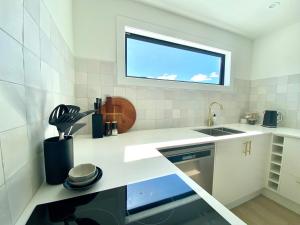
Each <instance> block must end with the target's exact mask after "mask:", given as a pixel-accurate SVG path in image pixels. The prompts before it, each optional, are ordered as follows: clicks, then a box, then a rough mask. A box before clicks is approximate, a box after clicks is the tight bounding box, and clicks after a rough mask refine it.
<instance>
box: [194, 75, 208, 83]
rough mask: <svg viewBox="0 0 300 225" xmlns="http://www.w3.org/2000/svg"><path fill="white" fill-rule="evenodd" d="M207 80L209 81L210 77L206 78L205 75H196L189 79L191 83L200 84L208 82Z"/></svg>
mask: <svg viewBox="0 0 300 225" xmlns="http://www.w3.org/2000/svg"><path fill="white" fill-rule="evenodd" d="M208 80H211V78H210V77H208V76H207V75H205V74H201V73H199V74H196V75H194V76H192V78H191V81H194V82H201V81H208Z"/></svg>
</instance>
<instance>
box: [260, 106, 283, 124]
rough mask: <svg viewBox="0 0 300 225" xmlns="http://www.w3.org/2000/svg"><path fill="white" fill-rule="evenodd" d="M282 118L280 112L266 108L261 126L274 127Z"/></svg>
mask: <svg viewBox="0 0 300 225" xmlns="http://www.w3.org/2000/svg"><path fill="white" fill-rule="evenodd" d="M282 120H283V116H282V114H281V113H280V112H278V111H275V110H266V111H265V112H264V120H263V124H262V126H264V127H270V128H276V127H277V124H278V123H279V122H280V121H282Z"/></svg>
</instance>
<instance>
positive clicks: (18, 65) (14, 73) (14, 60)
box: [0, 5, 24, 84]
mask: <svg viewBox="0 0 300 225" xmlns="http://www.w3.org/2000/svg"><path fill="white" fill-rule="evenodd" d="M0 10H2V5H1V9H0ZM0 20H1V19H0ZM0 52H1V54H0V80H5V81H10V82H14V83H18V84H23V83H24V74H23V73H24V71H23V52H22V45H21V44H20V43H19V42H17V41H16V40H14V39H13V38H11V37H10V36H9V35H8V34H7V33H5V32H4V31H2V30H1V29H0Z"/></svg>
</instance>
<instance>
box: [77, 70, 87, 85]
mask: <svg viewBox="0 0 300 225" xmlns="http://www.w3.org/2000/svg"><path fill="white" fill-rule="evenodd" d="M87 76H88V75H87V73H84V72H77V73H75V78H76V79H75V82H76V84H87V81H88V78H87Z"/></svg>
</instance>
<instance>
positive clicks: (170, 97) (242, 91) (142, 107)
mask: <svg viewBox="0 0 300 225" xmlns="http://www.w3.org/2000/svg"><path fill="white" fill-rule="evenodd" d="M75 61H76V63H75V70H76V73H78V74H80V75H77V76H76V78H77V80H76V83H77V84H80V85H77V91H76V98H77V99H80V102H82V101H83V99H88V106H89V107H93V106H92V102H93V101H94V98H93V97H96V96H92V95H96V94H98V92H97V91H98V90H99V89H101V92H102V93H101V97H102V98H104V100H105V97H106V96H108V95H109V96H120V97H124V98H127V99H129V100H130V101H131V102H132V103H133V104H134V106H135V108H136V111H137V121H136V124H135V125H134V127H133V129H134V130H137V129H153V128H167V127H178V126H180V127H182V126H190V125H193V126H198V125H204V124H206V122H207V121H206V117H207V109H208V105H209V103H210V102H212V101H220V102H221V103H223V105H224V107H226V108H228V109H229V108H233V109H234V112H233V111H232V110H229V111H228V112H226V113H225V112H222V113H221V114H224V122H226V123H234V122H238V121H239V118H240V116H242V115H243V114H244V113H245V112H247V111H248V110H249V93H250V82H249V81H245V80H238V79H235V84H236V87H235V92H234V93H223V92H208V91H197V90H178V89H163V88H150V87H140V86H118V85H117V83H116V75H115V63H114V62H107V61H99V63H100V74H89V73H88V65H89V64H91V63H96V62H95V60H93V59H92V60H91V59H84V58H77V59H76V60H75ZM90 61H91V62H90ZM83 74H87V84H84V79H85V78H84V75H83ZM98 75H101V79H100V80H99V76H98ZM82 84H84V85H82ZM275 87H276V86H275V84H274V85H273V87H269V89H268V90H265V89H264V88H261V90H260V92H261V93H262V94H261V95H263V93H267V91H271V90H272V89H274V90H276V89H275ZM257 88H260V87H257ZM82 90H84V91H82ZM86 90H87V96H85V95H86V94H85V93H86ZM270 98H274V96H271V97H270ZM270 98H269V99H270ZM264 99H266V98H264ZM251 104H252V102H251ZM215 111H216V110H215ZM224 111H225V110H224ZM220 117H221V115H220ZM89 126H90V124H89ZM85 131H87V132H90V129H86V130H85ZM81 133H82V132H81Z"/></svg>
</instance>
